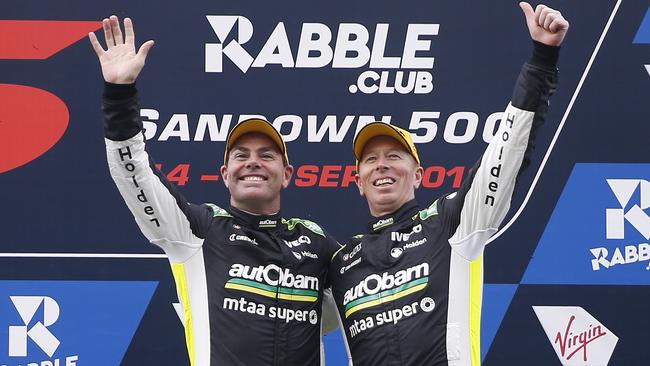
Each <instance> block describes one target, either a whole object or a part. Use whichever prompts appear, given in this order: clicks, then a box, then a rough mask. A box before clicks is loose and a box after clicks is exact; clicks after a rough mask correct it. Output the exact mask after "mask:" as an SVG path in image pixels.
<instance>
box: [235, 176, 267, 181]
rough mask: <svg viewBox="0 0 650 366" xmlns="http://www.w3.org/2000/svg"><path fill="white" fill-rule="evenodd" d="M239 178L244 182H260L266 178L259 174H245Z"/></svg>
mask: <svg viewBox="0 0 650 366" xmlns="http://www.w3.org/2000/svg"><path fill="white" fill-rule="evenodd" d="M239 180H243V181H245V182H262V181H265V180H266V178H264V177H262V176H259V175H247V176H245V177H241V178H239Z"/></svg>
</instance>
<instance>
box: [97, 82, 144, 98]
mask: <svg viewBox="0 0 650 366" xmlns="http://www.w3.org/2000/svg"><path fill="white" fill-rule="evenodd" d="M136 93H137V89H136V88H135V83H133V84H113V83H109V82H104V98H106V99H111V100H121V99H129V98H131V97H133V96H135V94H136Z"/></svg>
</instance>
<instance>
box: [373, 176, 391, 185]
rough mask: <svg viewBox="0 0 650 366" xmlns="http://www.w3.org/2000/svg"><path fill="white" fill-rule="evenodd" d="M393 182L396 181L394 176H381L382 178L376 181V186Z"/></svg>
mask: <svg viewBox="0 0 650 366" xmlns="http://www.w3.org/2000/svg"><path fill="white" fill-rule="evenodd" d="M392 183H395V179H393V178H381V179H377V180H376V181H375V182H374V185H375V186H380V185H383V184H392Z"/></svg>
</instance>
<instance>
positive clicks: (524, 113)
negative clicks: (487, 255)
mask: <svg viewBox="0 0 650 366" xmlns="http://www.w3.org/2000/svg"><path fill="white" fill-rule="evenodd" d="M519 5H520V7H521V9H522V11H523V13H524V15H525V18H526V24H527V26H528V31H529V33H530V35H531V38H532V40H533V43H534V50H533V56H532V57H531V59H530V61H529V62H528V63H526V64H524V66H523V67H522V70H521V73H520V74H519V78H518V79H517V82H516V84H515V88H514V91H513V95H512V99H511V102H510V103H509V105H508V107H507V108H506V110H505V112H504V114H503V119H502V121H501V124H500V126H499V130H498V131H497V133H496V134H495V136H494V138H493V139H492V141H491V142H490V144H489V145H488V147H487V149H486V151H485V153H484V154H483V156H482V158H481V160H480V161H479V163H478V164H477V165H476V166H474V167H473V168H472V169H471V171H470V174H469V175H468V177H467V178H466V179H465V181H464V182H463V184H462V186H461V188H460V189H459V191H458V192H457V193H456V194H452V195H449V196H448V199H444V200H441V201H440V202H439V205H440V207H441V208H442V210H441V211H442V212H443V215H444V220H446V222H447V227H449V228H450V233H449V234H450V239H449V243H450V244H451V245H452V248H453V249H454V250H456V252H457V253H459V254H460V255H461V256H462V257H464V258H466V259H468V260H473V259H476V258H478V257H479V256H480V255H481V254H482V253H483V248H484V246H485V243H486V242H487V240H488V239H489V238H490V236H492V235H493V234H494V233H496V231H497V230H498V228H499V225H500V224H501V222H502V221H503V219H504V218H505V216H506V214H507V212H508V210H509V209H510V201H511V198H512V193H513V191H514V187H515V183H516V181H517V177H518V175H519V173H520V172H521V170H522V169H524V168H525V167H526V166H527V165H528V162H529V160H530V154H531V152H532V150H533V148H534V139H535V135H536V130H537V128H538V127H540V126H541V125H542V123H543V121H544V117H545V115H546V111H547V109H548V100H549V98H550V96H551V94H552V93H553V92H554V90H555V85H556V82H557V69H556V63H557V58H558V54H559V45H560V44H561V43H562V41H563V39H564V36H565V35H566V32H567V30H568V28H569V23H568V22H567V21H566V20H565V19H564V17H562V15H561V14H560V12H559V11H556V10H554V9H551V8H549V7H547V6H544V5H538V6H537V8H536V9H535V10H533V8H532V7H531V6H530V4H528V3H525V2H521V3H520V4H519Z"/></svg>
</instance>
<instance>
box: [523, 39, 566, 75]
mask: <svg viewBox="0 0 650 366" xmlns="http://www.w3.org/2000/svg"><path fill="white" fill-rule="evenodd" d="M533 46H534V48H533V55H532V57H531V58H530V61H529V63H530V64H531V65H535V66H540V67H546V68H552V69H555V68H556V67H557V60H558V58H559V57H560V47H559V46H549V45H546V44H544V43H541V42H537V41H533Z"/></svg>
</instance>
